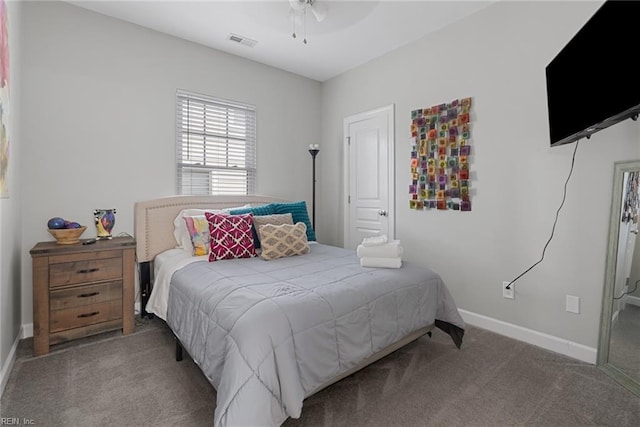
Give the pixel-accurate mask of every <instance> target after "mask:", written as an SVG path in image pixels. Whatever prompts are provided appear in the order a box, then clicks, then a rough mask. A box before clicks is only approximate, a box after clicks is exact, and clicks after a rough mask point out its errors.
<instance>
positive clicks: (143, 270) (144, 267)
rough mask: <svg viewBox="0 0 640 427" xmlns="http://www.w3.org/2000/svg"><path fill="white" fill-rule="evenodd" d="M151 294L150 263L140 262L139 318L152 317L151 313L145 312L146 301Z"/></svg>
mask: <svg viewBox="0 0 640 427" xmlns="http://www.w3.org/2000/svg"><path fill="white" fill-rule="evenodd" d="M150 296H151V263H150V262H149V261H145V262H141V263H140V318H141V319H145V318H146V319H152V318H153V314H152V313H147V310H146V308H147V302H149V297H150Z"/></svg>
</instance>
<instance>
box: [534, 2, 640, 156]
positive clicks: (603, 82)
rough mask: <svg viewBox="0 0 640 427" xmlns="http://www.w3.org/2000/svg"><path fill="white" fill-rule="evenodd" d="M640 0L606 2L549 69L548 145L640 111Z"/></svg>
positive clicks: (589, 131)
mask: <svg viewBox="0 0 640 427" xmlns="http://www.w3.org/2000/svg"><path fill="white" fill-rule="evenodd" d="M639 42H640V1H612V0H608V1H606V2H605V3H604V4H602V6H600V8H599V9H598V10H597V11H596V12H595V14H594V15H593V16H592V17H591V19H589V21H588V22H587V23H586V24H585V25H584V26H583V27H582V29H580V31H579V32H578V33H577V34H576V35H575V36H574V37H573V38H572V39H571V40H570V41H569V43H568V44H567V45H566V46H565V47H564V49H562V50H561V51H560V53H558V55H557V56H556V57H555V58H554V59H553V60H552V61H551V62H550V63H549V65H547V67H546V78H547V104H548V108H549V132H550V137H551V146H558V145H562V144H567V143H570V142H573V141H576V140H578V139H581V138H583V137H589V136H590V135H591V134H592V133H594V132H597V131H599V130H602V129H604V128H607V127H609V126H611V125H613V124H616V123H618V122H620V121H621V120H625V119H627V118H629V117H633V118H637V116H638V113H639V112H640V72H639V71H638V68H637V67H636V66H635V65H632V63H633V64H635V61H636V60H637V58H636V56H637V52H638V50H639V49H640V45H639Z"/></svg>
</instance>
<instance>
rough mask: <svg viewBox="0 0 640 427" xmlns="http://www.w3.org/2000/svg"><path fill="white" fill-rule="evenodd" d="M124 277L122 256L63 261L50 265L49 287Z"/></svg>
mask: <svg viewBox="0 0 640 427" xmlns="http://www.w3.org/2000/svg"><path fill="white" fill-rule="evenodd" d="M120 278H122V258H107V259H94V260H85V261H76V262H63V263H59V264H51V265H50V266H49V287H51V288H54V287H56V286H65V285H74V284H77V283H87V282H97V281H101V280H113V279H120Z"/></svg>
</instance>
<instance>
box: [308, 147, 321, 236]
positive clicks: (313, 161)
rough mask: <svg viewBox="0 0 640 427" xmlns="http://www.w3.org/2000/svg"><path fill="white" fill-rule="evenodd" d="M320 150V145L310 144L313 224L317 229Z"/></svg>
mask: <svg viewBox="0 0 640 427" xmlns="http://www.w3.org/2000/svg"><path fill="white" fill-rule="evenodd" d="M319 152H320V145H318V144H310V145H309V154H311V164H312V167H311V170H312V174H313V187H312V188H313V190H312V193H311V194H312V195H311V226H312V227H313V229H314V230H315V228H316V156H317V155H318V153H319Z"/></svg>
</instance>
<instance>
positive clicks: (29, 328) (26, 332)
mask: <svg viewBox="0 0 640 427" xmlns="http://www.w3.org/2000/svg"><path fill="white" fill-rule="evenodd" d="M32 336H33V323H27V324H26V325H22V335H21V336H20V338H21V339H25V338H31V337H32Z"/></svg>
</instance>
